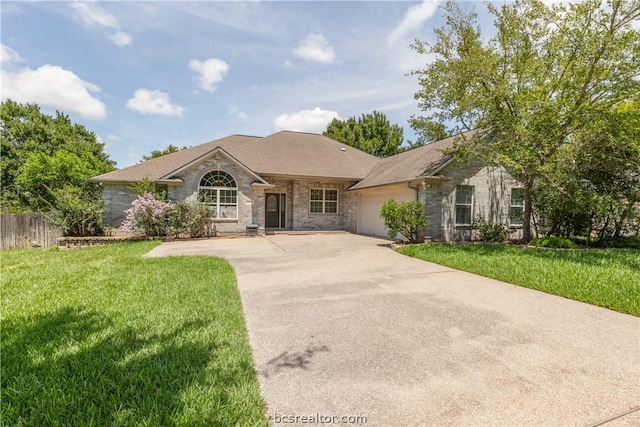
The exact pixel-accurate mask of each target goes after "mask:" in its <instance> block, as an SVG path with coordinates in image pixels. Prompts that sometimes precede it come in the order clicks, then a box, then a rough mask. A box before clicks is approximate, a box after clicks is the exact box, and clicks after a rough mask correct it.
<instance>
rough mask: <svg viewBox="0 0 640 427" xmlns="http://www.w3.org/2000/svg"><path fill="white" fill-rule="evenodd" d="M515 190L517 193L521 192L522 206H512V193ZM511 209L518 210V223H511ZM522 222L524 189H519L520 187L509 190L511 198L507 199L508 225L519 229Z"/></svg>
mask: <svg viewBox="0 0 640 427" xmlns="http://www.w3.org/2000/svg"><path fill="white" fill-rule="evenodd" d="M514 190H517V191H521V192H522V204H521V205H520V204H518V205H514V204H513V191H514ZM513 209H520V210H521V212H520V218H521V219H520V222H513V221H512V220H511V219H512V218H513V216H512V214H511V212H512V210H513ZM523 222H524V188H520V187H513V188H512V189H511V198H510V199H509V225H512V226H514V227H521V226H522V223H523Z"/></svg>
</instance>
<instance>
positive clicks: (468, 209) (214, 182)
mask: <svg viewBox="0 0 640 427" xmlns="http://www.w3.org/2000/svg"><path fill="white" fill-rule="evenodd" d="M468 135H469V133H467V134H462V135H461V137H464V136H468ZM456 138H457V137H451V138H447V139H445V140H442V141H437V142H434V143H432V144H428V145H425V146H423V147H420V148H417V149H414V150H411V151H407V152H404V153H400V154H397V155H395V156H391V157H387V158H384V159H379V158H377V157H374V156H372V155H370V154H367V153H364V152H362V151H360V150H358V149H356V148H353V147H350V146H348V145H345V144H342V143H340V142H338V141H335V140H332V139H330V138H327V137H324V136H322V135H317V134H310V133H302V132H289V131H282V132H278V133H276V134H273V135H270V136H267V137H264V138H260V137H253V136H243V135H232V136H228V137H226V138H222V139H218V140H215V141H211V142H209V143H206V144H203V145H199V146H196V147H192V148H188V149H185V150H182V151H179V152H176V153H172V154H168V155H166V156H162V157H159V158H156V159H152V160H148V161H145V162H143V163H140V164H137V165H134V166H130V167H127V168H124V169H120V170H117V171H114V172H109V173H107V174H103V175H100V176H97V177H94V178H92V181H93V182H98V183H101V184H102V186H103V190H104V197H105V202H106V207H107V215H106V220H107V222H108V223H109V224H111V225H113V226H119V225H120V224H121V223H122V221H123V220H124V211H125V210H126V209H128V208H129V207H130V205H131V202H132V201H133V200H134V199H135V198H136V194H135V191H134V190H133V189H132V187H131V185H132V184H133V183H135V182H139V181H141V180H143V179H145V178H147V179H149V180H150V181H153V182H155V183H156V184H158V185H160V186H163V187H164V189H166V191H167V196H168V198H169V199H170V200H172V201H179V200H198V201H199V202H201V203H207V204H209V205H210V206H211V207H212V208H213V211H214V213H215V220H216V223H217V226H216V228H217V230H218V231H219V232H244V231H245V229H246V226H247V225H249V224H256V225H258V226H259V227H260V228H262V229H266V230H269V229H273V230H346V231H351V232H357V233H361V234H369V235H375V236H381V237H387V233H386V230H385V228H384V223H383V221H382V219H381V218H380V208H381V207H382V204H383V203H384V202H385V201H386V200H388V199H389V198H393V199H395V200H397V201H408V200H420V201H421V202H422V203H423V205H424V207H425V210H426V212H427V224H428V225H427V229H426V230H425V237H427V238H430V239H435V240H458V239H469V238H470V237H471V231H470V225H471V221H472V220H473V218H474V217H475V216H482V217H483V218H485V219H486V220H491V221H496V222H501V223H506V224H509V225H510V226H511V227H513V228H514V230H518V227H519V225H520V224H518V222H519V218H521V215H522V209H523V205H522V191H521V190H520V186H519V184H518V183H517V182H516V181H515V180H513V178H511V177H510V176H509V174H508V173H507V172H506V171H505V170H504V168H502V167H490V166H486V165H483V164H480V163H469V164H463V163H458V162H456V161H455V160H454V159H453V158H452V156H451V155H447V154H445V153H444V152H443V151H444V150H446V149H448V148H450V147H452V146H453V143H454V142H455V140H456ZM514 237H519V236H518V235H517V234H516V235H515V236H514Z"/></svg>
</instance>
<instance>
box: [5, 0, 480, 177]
mask: <svg viewBox="0 0 640 427" xmlns="http://www.w3.org/2000/svg"><path fill="white" fill-rule="evenodd" d="M476 4H477V5H478V7H479V8H482V5H481V4H479V3H476ZM437 6H438V2H437V1H424V2H404V1H382V2H364V1H351V2H313V1H307V2H283V1H276V2H218V1H200V2H164V1H137V2H123V1H120V2H113V1H112V2H8V1H2V3H1V6H0V7H1V8H2V9H1V12H2V30H1V40H2V84H1V90H2V91H1V95H2V99H6V98H7V97H9V98H12V99H14V100H16V101H19V102H35V103H38V104H39V105H41V107H42V109H43V111H45V112H46V113H52V112H54V111H55V110H56V109H58V110H60V111H63V112H65V113H66V114H68V115H69V116H70V117H71V118H72V120H74V121H75V122H78V123H81V124H83V125H85V126H86V127H87V128H88V129H90V130H92V131H94V132H95V133H96V134H97V135H98V137H99V138H100V139H101V140H102V141H103V142H104V143H105V144H106V150H107V152H108V153H109V155H110V157H111V158H112V159H113V160H115V161H116V162H117V166H118V167H124V166H128V165H131V164H133V163H136V162H137V161H139V160H140V158H141V157H142V155H144V154H148V153H149V152H150V151H151V150H153V149H160V148H164V147H166V146H168V145H169V144H174V145H187V146H192V145H198V144H201V143H204V142H207V141H210V140H212V139H216V138H220V137H223V136H227V135H230V134H233V133H239V134H248V135H258V136H266V135H269V134H271V133H274V132H276V131H278V130H280V129H289V130H301V131H309V132H321V131H322V130H323V129H324V128H325V126H326V124H327V123H328V122H329V121H330V120H331V118H333V117H339V118H347V117H350V116H353V115H357V116H359V115H361V114H363V113H368V112H371V111H373V110H379V111H382V112H384V113H385V114H386V115H387V117H388V118H389V119H390V120H391V122H392V123H397V124H399V125H401V126H403V127H404V129H405V140H406V139H413V138H414V135H413V133H412V132H411V130H410V128H409V126H408V124H407V119H408V118H409V117H410V116H411V115H412V114H419V113H420V111H419V109H418V107H417V101H415V100H414V98H413V94H414V93H415V92H416V91H417V90H418V84H417V79H416V77H415V76H407V74H408V73H409V72H410V71H411V70H412V69H416V68H419V67H421V66H423V65H424V64H425V63H426V61H427V58H426V57H424V56H422V57H421V56H420V55H418V54H416V53H415V52H414V51H413V50H411V49H409V48H408V46H409V44H410V43H411V42H412V41H413V40H414V39H416V38H418V39H421V40H432V38H433V29H434V28H436V27H440V26H442V25H443V21H442V16H441V11H440V10H438V8H437Z"/></svg>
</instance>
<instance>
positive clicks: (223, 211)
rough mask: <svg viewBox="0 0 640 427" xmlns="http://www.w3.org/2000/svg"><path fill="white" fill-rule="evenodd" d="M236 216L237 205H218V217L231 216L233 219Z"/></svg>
mask: <svg viewBox="0 0 640 427" xmlns="http://www.w3.org/2000/svg"><path fill="white" fill-rule="evenodd" d="M237 217H238V207H237V206H235V205H234V206H220V216H218V218H232V219H235V218H237Z"/></svg>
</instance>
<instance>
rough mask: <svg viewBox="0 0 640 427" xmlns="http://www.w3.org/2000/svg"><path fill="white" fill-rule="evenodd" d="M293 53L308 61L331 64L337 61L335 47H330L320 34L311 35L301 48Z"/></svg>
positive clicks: (301, 44)
mask: <svg viewBox="0 0 640 427" xmlns="http://www.w3.org/2000/svg"><path fill="white" fill-rule="evenodd" d="M293 53H294V54H295V55H296V56H298V57H300V58H302V59H304V60H306V61H313V62H321V63H323V64H331V63H333V61H334V60H335V59H336V54H335V53H334V52H333V47H331V46H330V45H329V42H328V41H327V39H326V38H325V37H324V36H323V35H322V34H320V33H311V34H309V35H308V36H307V37H306V38H305V39H304V40H303V41H302V43H300V46H298V48H297V49H296V50H294V51H293Z"/></svg>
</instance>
